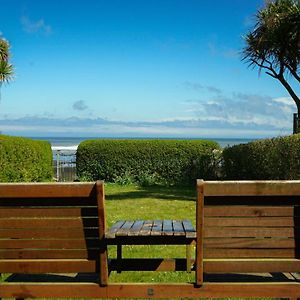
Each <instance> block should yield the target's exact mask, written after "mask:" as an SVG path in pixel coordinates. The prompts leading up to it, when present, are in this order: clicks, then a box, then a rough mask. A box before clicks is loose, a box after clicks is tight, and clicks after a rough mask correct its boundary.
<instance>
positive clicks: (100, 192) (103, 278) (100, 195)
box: [89, 181, 108, 286]
mask: <svg viewBox="0 0 300 300" xmlns="http://www.w3.org/2000/svg"><path fill="white" fill-rule="evenodd" d="M95 189H96V199H97V204H98V216H99V217H98V226H99V263H100V266H99V269H100V272H99V284H100V285H101V286H106V285H107V283H108V265H107V259H108V255H107V246H106V242H105V239H104V238H105V232H106V215H105V194H104V185H103V183H102V182H101V181H97V182H96V184H95ZM89 255H90V254H89Z"/></svg>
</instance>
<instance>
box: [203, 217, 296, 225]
mask: <svg viewBox="0 0 300 300" xmlns="http://www.w3.org/2000/svg"><path fill="white" fill-rule="evenodd" d="M297 219H298V218H297ZM299 221H300V219H299V220H295V219H294V218H293V217H255V218H253V217H230V218H228V217H211V218H205V227H209V226H214V227H217V226H220V227H225V226H236V227H243V226H248V227H294V225H295V223H296V224H299Z"/></svg>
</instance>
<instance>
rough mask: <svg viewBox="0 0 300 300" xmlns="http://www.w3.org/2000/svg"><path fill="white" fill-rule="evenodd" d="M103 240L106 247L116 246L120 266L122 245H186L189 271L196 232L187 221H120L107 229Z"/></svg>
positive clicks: (189, 269) (188, 269)
mask: <svg viewBox="0 0 300 300" xmlns="http://www.w3.org/2000/svg"><path fill="white" fill-rule="evenodd" d="M105 238H106V241H107V244H108V245H117V260H118V262H119V263H120V265H121V262H122V246H123V245H186V269H187V271H188V272H190V271H191V251H192V243H193V242H194V241H195V239H196V231H195V229H194V227H193V225H192V223H191V222H190V221H188V220H122V221H118V222H116V223H115V224H114V225H113V226H112V227H111V228H110V229H109V231H108V232H107V233H106V235H105Z"/></svg>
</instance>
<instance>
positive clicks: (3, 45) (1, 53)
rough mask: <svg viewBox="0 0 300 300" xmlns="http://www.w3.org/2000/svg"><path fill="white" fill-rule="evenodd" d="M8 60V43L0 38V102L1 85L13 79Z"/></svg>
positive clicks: (11, 67)
mask: <svg viewBox="0 0 300 300" xmlns="http://www.w3.org/2000/svg"><path fill="white" fill-rule="evenodd" d="M9 58H10V52H9V43H8V42H7V41H6V40H4V39H2V38H0V100H1V87H2V85H3V84H4V83H9V82H10V81H11V80H12V79H13V66H12V65H11V64H10V63H9Z"/></svg>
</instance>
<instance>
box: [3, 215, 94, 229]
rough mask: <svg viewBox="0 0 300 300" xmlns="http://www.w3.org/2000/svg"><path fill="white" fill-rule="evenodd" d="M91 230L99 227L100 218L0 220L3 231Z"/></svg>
mask: <svg viewBox="0 0 300 300" xmlns="http://www.w3.org/2000/svg"><path fill="white" fill-rule="evenodd" d="M83 227H86V228H89V227H94V228H95V227H98V218H94V217H93V218H84V219H83V218H80V217H78V218H41V219H40V218H35V219H32V218H26V219H24V218H14V219H12V218H10V219H0V228H1V229H18V228H19V229H27V228H28V229H34V228H40V229H42V228H46V229H50V228H55V229H62V228H74V229H75V228H83Z"/></svg>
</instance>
